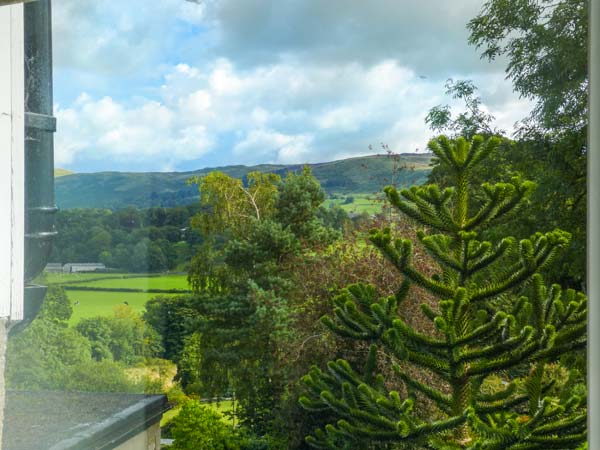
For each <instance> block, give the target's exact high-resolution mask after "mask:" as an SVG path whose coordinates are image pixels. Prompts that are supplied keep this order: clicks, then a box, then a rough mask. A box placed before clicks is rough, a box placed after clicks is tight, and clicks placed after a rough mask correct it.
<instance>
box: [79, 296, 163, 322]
mask: <svg viewBox="0 0 600 450" xmlns="http://www.w3.org/2000/svg"><path fill="white" fill-rule="evenodd" d="M157 295H169V294H153V293H148V292H104V291H102V292H101V291H67V297H69V299H70V300H71V304H72V305H73V315H72V316H71V320H70V321H69V323H70V324H71V325H76V324H77V323H78V322H79V321H80V320H81V319H83V318H87V317H96V316H112V314H113V313H114V311H115V308H116V307H117V306H119V305H124V304H128V305H129V306H130V307H131V308H132V309H133V310H134V311H135V312H137V313H142V312H143V311H144V306H145V305H146V302H147V301H148V300H150V299H152V298H154V297H156V296H157ZM125 302H127V303H125Z"/></svg>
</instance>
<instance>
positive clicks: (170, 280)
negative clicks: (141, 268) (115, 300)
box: [77, 275, 189, 290]
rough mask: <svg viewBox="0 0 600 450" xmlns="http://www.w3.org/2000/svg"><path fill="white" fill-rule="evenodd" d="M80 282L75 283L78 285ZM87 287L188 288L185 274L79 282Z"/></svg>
mask: <svg viewBox="0 0 600 450" xmlns="http://www.w3.org/2000/svg"><path fill="white" fill-rule="evenodd" d="M79 284H80V283H77V285H79ZM81 285H82V286H86V287H88V288H93V287H97V288H104V289H106V288H113V289H142V290H151V289H162V290H168V289H180V290H188V289H189V285H188V282H187V275H164V276H159V277H135V278H105V279H99V280H91V281H87V282H85V283H81Z"/></svg>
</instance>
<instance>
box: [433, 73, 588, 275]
mask: <svg viewBox="0 0 600 450" xmlns="http://www.w3.org/2000/svg"><path fill="white" fill-rule="evenodd" d="M446 87H447V91H446V94H449V95H451V96H452V97H453V98H458V99H461V100H463V101H464V103H465V107H466V112H464V113H462V114H459V115H457V116H456V117H454V116H453V115H452V112H451V110H450V107H449V106H447V105H446V106H436V107H434V108H432V109H431V110H430V111H429V114H428V115H427V118H426V120H425V121H426V123H428V124H429V126H430V128H431V129H432V131H435V132H440V131H441V132H445V133H450V134H451V135H454V136H457V135H463V136H473V135H474V134H476V133H479V134H484V135H487V136H492V135H497V136H501V135H502V133H503V132H502V130H498V129H496V128H495V127H494V126H493V121H494V118H493V117H492V116H491V115H488V114H485V113H483V112H481V110H480V108H479V105H481V103H482V101H481V99H480V98H479V97H478V96H477V94H476V92H477V88H476V87H475V85H473V83H472V82H471V81H468V80H467V81H465V80H461V81H456V82H454V81H451V80H449V82H448V83H447V84H446ZM585 139H586V137H585V134H584V133H581V132H577V131H573V132H566V131H564V132H563V133H562V135H561V137H560V139H557V138H556V137H552V136H551V135H539V134H534V137H533V138H528V137H525V136H521V138H519V139H518V140H517V141H515V140H511V139H508V138H506V137H502V140H501V144H500V145H499V146H498V147H497V148H496V149H495V150H494V151H493V152H491V153H490V155H488V156H487V157H486V164H482V165H479V166H477V167H474V168H473V172H472V179H473V182H474V184H476V185H478V184H481V183H483V182H484V181H488V182H508V181H510V180H511V178H512V177H514V176H515V175H520V176H525V175H526V176H527V177H528V178H529V179H531V180H533V181H535V182H536V183H537V184H538V186H539V188H538V189H536V190H535V191H534V192H533V194H532V195H531V196H530V198H529V203H528V206H527V207H528V211H529V214H527V215H521V216H518V217H513V218H511V220H510V221H509V222H507V223H505V224H504V227H499V228H498V231H499V232H500V233H506V232H507V231H508V230H509V229H510V233H512V234H513V235H515V236H516V237H518V238H521V237H527V236H530V235H531V234H533V233H534V232H535V230H537V229H539V228H544V229H553V228H561V229H563V230H566V231H568V232H570V233H571V235H572V243H571V246H570V248H569V249H568V250H567V251H565V252H563V254H562V256H560V257H559V261H558V262H557V264H555V265H554V266H553V267H552V268H550V269H549V270H550V272H549V273H548V275H549V276H550V277H551V278H552V279H554V280H556V281H557V282H559V283H560V284H561V285H562V286H569V287H580V286H581V285H582V284H583V283H584V280H585V265H586V261H585V245H586V220H585V219H586V176H585V174H586V160H585V155H583V154H581V149H582V148H584V146H585ZM432 165H433V168H432V170H431V172H430V174H429V177H428V181H429V182H430V183H435V184H438V185H439V186H440V187H447V186H448V185H449V183H450V182H451V174H450V172H449V170H448V168H447V166H445V165H443V164H440V161H439V160H438V159H437V158H433V160H432ZM484 199H485V198H484V197H483V196H481V197H480V198H479V200H480V201H484ZM479 205H480V203H478V202H473V206H474V207H478V206H479ZM550 211H552V213H550Z"/></svg>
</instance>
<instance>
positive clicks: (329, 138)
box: [56, 58, 525, 170]
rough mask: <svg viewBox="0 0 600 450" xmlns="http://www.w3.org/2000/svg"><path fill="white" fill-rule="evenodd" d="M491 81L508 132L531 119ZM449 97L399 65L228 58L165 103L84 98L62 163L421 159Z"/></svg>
mask: <svg viewBox="0 0 600 450" xmlns="http://www.w3.org/2000/svg"><path fill="white" fill-rule="evenodd" d="M481 80H482V81H484V89H482V95H483V96H484V102H485V101H486V98H485V96H486V95H487V96H490V97H491V98H493V102H492V107H491V108H490V110H491V112H492V113H494V114H496V116H497V117H498V121H499V124H500V125H501V126H505V124H507V123H508V122H510V121H511V120H512V121H513V122H514V121H515V120H517V119H518V118H520V117H522V116H523V115H524V111H523V107H524V106H525V105H524V104H523V102H522V101H520V100H518V99H517V98H516V97H515V96H514V94H512V93H511V92H510V86H509V88H506V87H504V88H502V87H501V86H500V85H499V84H498V83H503V80H502V79H501V78H497V77H493V76H489V77H487V78H481ZM442 90H443V88H442V87H441V86H439V85H438V84H437V83H432V82H431V81H429V80H427V79H421V78H420V77H418V76H417V75H416V74H415V73H414V72H413V71H411V70H409V69H406V68H404V67H402V66H400V65H399V64H398V63H397V62H396V61H391V60H385V61H382V62H381V63H379V64H376V65H374V66H370V67H364V66H362V65H359V64H356V63H349V64H345V65H333V64H332V65H324V64H320V65H313V66H306V65H299V64H297V63H293V62H281V63H278V64H273V65H269V66H264V67H256V68H253V69H246V70H238V69H237V68H236V67H235V65H234V64H233V63H232V62H231V61H228V60H225V59H223V58H220V59H218V60H215V61H213V63H212V64H210V65H207V66H206V67H193V66H190V65H186V64H176V65H174V66H172V67H171V68H170V70H169V71H168V72H167V74H166V75H165V77H164V80H163V84H162V86H161V88H160V89H159V91H158V92H159V97H160V99H159V100H149V99H141V100H140V99H136V100H131V99H129V100H125V101H123V100H121V101H119V100H116V99H114V98H111V97H103V98H99V99H94V98H92V97H91V96H90V95H87V94H82V95H81V96H79V98H78V99H77V100H76V101H75V102H74V103H73V105H71V106H70V107H68V108H64V109H58V112H57V116H58V119H59V123H60V128H59V132H58V133H57V145H56V148H57V163H58V164H59V165H73V164H74V163H75V162H77V161H78V160H82V159H104V158H106V157H110V158H114V159H115V160H116V161H120V162H130V163H131V167H132V168H133V169H135V168H136V167H137V166H138V165H139V163H140V162H144V164H146V165H147V164H150V163H151V164H153V167H156V170H162V169H164V168H172V167H180V168H181V167H185V168H186V169H188V170H193V169H196V168H198V167H188V166H185V164H184V162H185V161H194V160H197V159H198V158H200V157H203V156H205V155H208V154H213V155H217V154H221V155H223V158H226V159H227V163H228V164H233V163H247V164H256V163H263V162H271V163H302V162H317V161H323V160H328V159H334V158H336V157H339V156H340V155H343V156H351V155H360V154H365V153H368V151H367V149H368V146H369V145H374V146H376V147H377V146H378V145H379V143H380V142H383V143H386V144H389V145H390V147H392V149H393V150H394V151H398V152H412V151H415V149H417V148H420V149H424V146H425V144H426V142H427V139H428V138H429V137H430V136H431V133H430V132H429V130H428V129H427V128H426V125H425V123H424V118H425V115H426V113H427V111H428V110H429V109H430V108H431V107H433V106H435V105H437V104H440V103H446V102H448V99H445V98H443V96H442V95H441V94H442ZM432 92H433V94H432ZM513 119H514V120H513ZM511 125H512V123H511ZM507 128H508V129H510V128H511V127H510V126H508V127H507ZM228 155H229V156H228ZM182 162H183V164H182ZM144 167H145V166H144Z"/></svg>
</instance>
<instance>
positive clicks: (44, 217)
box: [15, 0, 57, 328]
mask: <svg viewBox="0 0 600 450" xmlns="http://www.w3.org/2000/svg"><path fill="white" fill-rule="evenodd" d="M51 23H52V13H51V5H50V0H38V1H35V2H32V3H27V4H25V5H24V27H25V297H24V305H23V307H24V319H23V322H21V323H19V324H18V325H16V327H15V328H23V327H24V326H26V325H27V324H28V323H30V322H31V321H32V320H33V319H34V318H35V316H36V315H37V313H38V311H39V309H40V307H41V305H42V302H43V301H44V297H45V295H46V290H47V288H46V287H45V286H39V285H34V284H31V281H32V280H33V279H34V278H35V277H37V276H38V275H39V274H41V273H42V271H43V269H44V267H45V266H46V264H47V262H48V259H49V257H50V252H51V251H52V241H53V240H54V237H55V236H56V231H55V228H54V217H55V215H56V212H57V208H56V205H55V202H54V132H55V131H56V119H55V118H54V117H53V115H52V112H53V98H52V25H51Z"/></svg>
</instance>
